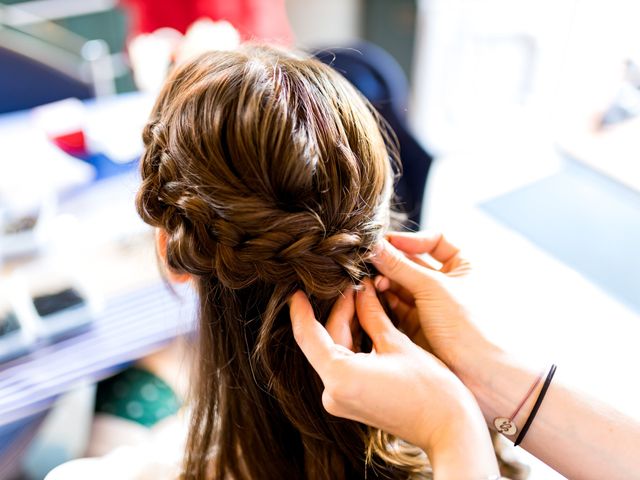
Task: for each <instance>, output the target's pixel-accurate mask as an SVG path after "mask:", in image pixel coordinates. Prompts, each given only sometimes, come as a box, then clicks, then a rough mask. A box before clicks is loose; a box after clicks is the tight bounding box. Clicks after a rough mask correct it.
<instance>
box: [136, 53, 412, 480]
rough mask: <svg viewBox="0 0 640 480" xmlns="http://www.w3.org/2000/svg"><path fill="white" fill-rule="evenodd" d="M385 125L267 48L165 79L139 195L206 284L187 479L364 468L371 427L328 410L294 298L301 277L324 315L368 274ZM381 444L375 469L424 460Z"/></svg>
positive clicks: (350, 96) (345, 89) (387, 169)
mask: <svg viewBox="0 0 640 480" xmlns="http://www.w3.org/2000/svg"><path fill="white" fill-rule="evenodd" d="M379 127H380V125H379V121H378V119H377V117H376V115H375V114H374V113H373V112H372V110H371V108H370V107H369V105H368V104H367V103H366V101H365V100H363V98H362V97H361V96H360V95H359V94H358V93H357V92H356V91H355V90H354V89H353V88H352V87H351V85H350V84H349V83H348V82H347V81H346V80H345V79H344V78H342V77H341V76H340V75H339V74H337V73H336V72H334V71H333V70H332V69H331V68H329V67H327V66H325V65H323V64H321V63H319V62H317V61H314V60H311V59H307V58H304V57H299V56H296V55H294V54H291V53H287V52H283V51H279V50H275V49H272V48H268V47H255V46H254V47H243V48H242V49H241V50H239V51H236V52H217V53H209V54H206V55H204V56H201V57H199V58H198V59H196V60H194V61H193V62H191V63H189V64H187V65H184V66H183V67H181V68H180V69H178V70H177V71H175V72H174V73H173V75H172V76H171V77H170V78H169V80H168V81H167V83H166V85H165V87H164V89H163V91H162V92H161V94H160V97H159V99H158V101H157V103H156V105H155V107H154V110H153V113H152V116H151V119H150V122H149V124H148V125H147V127H146V128H145V132H144V142H145V146H146V151H145V154H144V156H143V159H142V167H141V170H142V186H141V188H140V191H139V194H138V199H137V206H138V211H139V213H140V215H141V216H142V218H143V219H144V220H145V221H146V222H147V223H149V224H151V225H153V226H156V227H160V228H162V229H164V230H165V231H166V232H167V237H168V242H167V261H168V264H169V267H170V268H171V269H173V270H175V271H177V272H185V273H189V274H191V275H192V276H193V277H194V280H195V281H194V283H195V285H196V286H197V289H198V293H199V298H200V332H199V341H200V346H199V351H198V354H197V365H198V376H197V378H195V379H194V380H193V381H194V382H195V383H194V386H195V388H194V402H195V403H194V407H193V421H192V427H191V432H190V437H189V442H188V448H187V454H186V459H185V468H186V473H185V478H197V479H202V478H205V477H208V478H227V477H231V478H236V479H241V478H273V479H281V478H314V479H339V478H353V477H364V475H365V470H366V469H367V462H366V459H365V457H366V448H367V446H368V444H369V442H370V439H371V438H372V434H371V432H369V431H368V429H367V428H366V427H364V426H363V425H360V424H357V423H356V422H352V421H348V420H342V419H338V418H335V417H332V416H330V415H329V414H328V413H326V411H325V410H324V409H323V407H322V404H321V401H320V398H321V392H322V384H321V382H320V380H319V378H318V377H317V375H316V374H315V372H314V371H313V370H312V369H311V367H310V366H309V365H308V363H307V362H306V360H305V358H304V357H303V355H302V353H301V352H300V351H299V349H298V348H297V347H296V345H295V342H294V340H293V335H292V332H291V327H290V322H289V318H288V311H287V309H286V308H284V307H286V300H287V298H288V297H289V296H290V295H291V294H292V293H293V292H294V291H295V290H296V289H298V288H301V289H303V290H304V291H305V292H306V293H307V294H308V295H309V296H310V298H311V300H312V303H313V304H314V307H315V310H316V315H317V318H318V319H320V320H321V321H323V322H324V321H326V317H327V314H328V311H329V309H330V307H331V305H332V303H333V301H335V299H336V298H337V297H338V295H340V293H341V292H342V291H344V290H345V289H347V288H349V287H350V286H351V285H353V284H356V283H358V282H359V281H360V280H361V279H362V277H363V276H365V275H367V273H368V271H367V260H368V258H369V257H370V255H371V248H372V246H373V244H374V243H375V242H376V241H377V240H378V239H379V238H380V237H381V236H382V234H383V233H384V230H385V229H386V228H387V226H388V222H389V197H390V192H391V187H392V185H391V183H392V177H393V171H392V161H391V159H392V157H393V154H392V150H393V149H392V148H390V144H389V141H388V137H386V135H385V134H384V133H383V131H381V129H380V128H379ZM382 456H383V457H384V455H382ZM391 457H393V455H389V458H391ZM376 458H377V459H378V460H379V461H378V462H376V463H377V464H378V465H377V467H376V468H375V469H373V470H371V471H370V472H369V475H370V476H371V477H372V478H375V477H376V476H377V475H378V473H382V474H384V475H386V476H387V477H386V478H406V477H407V472H409V471H411V470H416V469H418V470H420V469H421V468H422V466H423V460H420V461H418V460H416V459H415V458H413V459H412V460H410V461H403V460H402V459H399V460H398V459H396V460H397V461H392V462H391V463H389V462H388V461H382V460H380V458H378V455H377V454H375V453H374V460H376ZM389 458H387V457H385V459H386V460H389ZM416 465H418V466H416Z"/></svg>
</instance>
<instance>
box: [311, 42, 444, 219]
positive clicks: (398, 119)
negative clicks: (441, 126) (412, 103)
mask: <svg viewBox="0 0 640 480" xmlns="http://www.w3.org/2000/svg"><path fill="white" fill-rule="evenodd" d="M314 55H315V57H316V58H318V59H319V60H320V61H321V62H323V63H326V64H327V65H331V66H332V67H333V68H335V69H336V70H337V71H338V72H340V73H341V74H342V75H344V76H345V77H346V78H347V80H349V81H350V82H351V83H352V84H353V85H354V86H355V87H356V88H357V89H358V90H360V92H362V94H363V95H364V96H365V97H367V99H368V100H369V101H370V102H371V104H372V105H373V106H374V107H375V108H376V110H378V112H380V115H382V117H383V118H384V119H385V120H386V121H387V123H388V124H389V126H390V127H391V129H392V130H393V131H394V132H395V134H396V136H397V137H398V142H399V144H400V159H401V160H402V169H403V172H402V177H401V178H400V180H399V181H398V185H397V188H396V193H397V194H398V197H399V200H400V207H401V208H402V209H403V210H404V211H405V212H407V213H408V215H409V219H410V220H411V222H412V223H413V225H408V227H409V228H412V229H414V228H415V229H417V228H418V227H419V225H420V216H421V213H422V199H423V196H424V189H425V185H426V182H427V175H428V174H429V167H430V166H431V161H432V157H431V155H430V154H429V153H428V152H427V151H426V150H425V149H424V148H423V147H422V145H420V143H419V142H418V141H417V140H416V138H415V137H414V136H413V134H412V133H411V131H410V129H409V126H408V124H407V102H408V99H409V86H408V83H407V79H406V77H405V75H404V72H403V71H402V67H400V65H399V64H398V62H397V61H396V60H395V59H394V58H393V57H392V56H391V55H389V54H388V53H387V52H385V51H384V50H383V49H381V48H380V47H377V46H375V45H373V44H370V43H366V42H360V43H357V44H355V45H353V46H351V47H350V48H331V49H323V50H318V51H316V52H315V53H314Z"/></svg>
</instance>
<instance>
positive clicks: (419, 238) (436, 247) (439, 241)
mask: <svg viewBox="0 0 640 480" xmlns="http://www.w3.org/2000/svg"><path fill="white" fill-rule="evenodd" d="M389 241H390V242H391V243H392V244H393V245H394V246H395V247H397V248H398V249H400V250H402V251H403V252H405V253H407V254H410V255H411V254H419V253H426V254H428V255H430V256H431V257H433V258H434V259H435V260H437V261H438V262H440V263H441V264H442V265H443V271H448V270H449V269H452V268H455V267H456V266H457V265H458V264H459V263H460V249H459V248H458V247H456V246H454V245H453V244H452V243H451V242H449V241H448V240H447V239H446V238H445V237H444V235H443V234H442V233H435V232H416V233H409V232H397V233H391V234H389Z"/></svg>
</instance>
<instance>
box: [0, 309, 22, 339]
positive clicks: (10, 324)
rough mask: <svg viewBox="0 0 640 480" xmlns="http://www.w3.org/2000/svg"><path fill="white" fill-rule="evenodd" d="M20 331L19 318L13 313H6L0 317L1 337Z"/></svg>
mask: <svg viewBox="0 0 640 480" xmlns="http://www.w3.org/2000/svg"><path fill="white" fill-rule="evenodd" d="M19 329H20V324H19V323H18V317H16V314H15V313H13V312H6V313H4V314H2V315H0V337H2V336H3V335H7V334H9V333H11V332H15V331H16V330H19Z"/></svg>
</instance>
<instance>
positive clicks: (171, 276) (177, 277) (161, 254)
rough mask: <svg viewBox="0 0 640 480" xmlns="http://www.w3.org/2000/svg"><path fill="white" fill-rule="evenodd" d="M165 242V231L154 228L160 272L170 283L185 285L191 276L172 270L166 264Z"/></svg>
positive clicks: (166, 236)
mask: <svg viewBox="0 0 640 480" xmlns="http://www.w3.org/2000/svg"><path fill="white" fill-rule="evenodd" d="M167 241H168V234H167V231H166V230H164V229H162V228H156V252H157V253H158V260H159V261H160V262H161V264H162V265H161V266H162V271H163V272H164V273H165V275H166V276H167V280H169V281H170V282H171V283H186V282H188V281H189V280H191V275H190V274H188V273H178V272H176V271H174V270H172V269H171V267H170V266H169V264H168V262H167Z"/></svg>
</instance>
